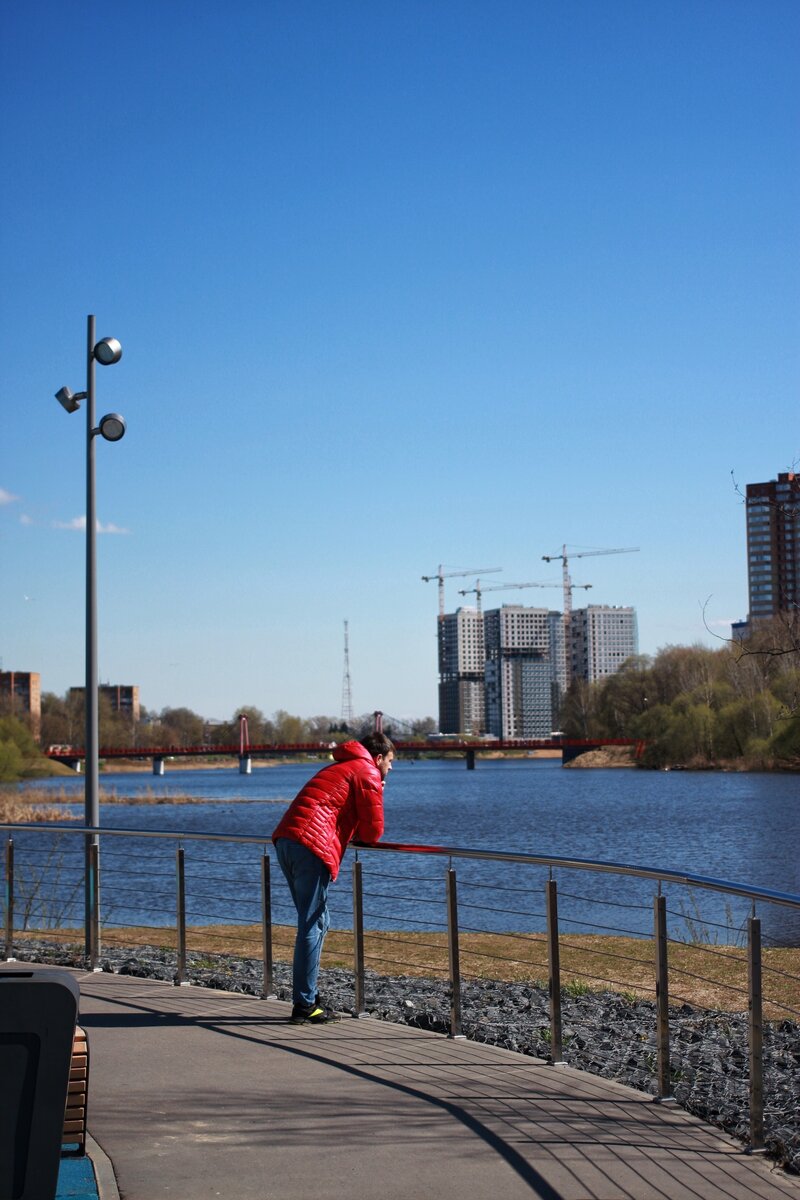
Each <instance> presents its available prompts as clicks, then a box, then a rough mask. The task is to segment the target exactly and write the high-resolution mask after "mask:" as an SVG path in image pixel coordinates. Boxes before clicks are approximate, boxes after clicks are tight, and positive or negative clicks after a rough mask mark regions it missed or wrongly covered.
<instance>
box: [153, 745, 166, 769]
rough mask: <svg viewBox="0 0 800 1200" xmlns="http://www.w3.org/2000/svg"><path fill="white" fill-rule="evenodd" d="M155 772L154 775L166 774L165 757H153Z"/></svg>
mask: <svg viewBox="0 0 800 1200" xmlns="http://www.w3.org/2000/svg"><path fill="white" fill-rule="evenodd" d="M154 740H155V739H154ZM153 774H154V775H163V774H164V760H163V758H154V759H153Z"/></svg>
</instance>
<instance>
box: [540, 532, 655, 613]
mask: <svg viewBox="0 0 800 1200" xmlns="http://www.w3.org/2000/svg"><path fill="white" fill-rule="evenodd" d="M638 549H639V547H638V546H623V547H622V548H621V549H619V550H579V551H577V553H575V554H572V555H567V547H566V546H562V547H561V553H560V554H543V555H542V561H543V562H554V561H556V560H557V559H560V560H561V568H562V585H561V586H562V587H563V589H564V629H565V631H566V627H567V626H568V625H569V618H570V615H571V614H572V580H571V579H570V577H569V559H570V558H593V557H594V556H595V555H597V554H635V553H636V552H637V551H638Z"/></svg>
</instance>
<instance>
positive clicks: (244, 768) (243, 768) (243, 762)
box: [239, 754, 253, 775]
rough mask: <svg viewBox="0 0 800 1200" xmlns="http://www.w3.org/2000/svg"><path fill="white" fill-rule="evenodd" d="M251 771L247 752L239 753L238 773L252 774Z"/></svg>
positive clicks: (251, 761)
mask: <svg viewBox="0 0 800 1200" xmlns="http://www.w3.org/2000/svg"><path fill="white" fill-rule="evenodd" d="M252 773H253V760H252V758H251V757H250V755H249V754H241V755H240V756H239V774H240V775H252Z"/></svg>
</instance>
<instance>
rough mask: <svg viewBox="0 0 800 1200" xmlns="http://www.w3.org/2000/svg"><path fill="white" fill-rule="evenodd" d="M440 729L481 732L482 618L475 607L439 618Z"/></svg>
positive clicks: (456, 731)
mask: <svg viewBox="0 0 800 1200" xmlns="http://www.w3.org/2000/svg"><path fill="white" fill-rule="evenodd" d="M438 639H439V732H440V733H469V734H473V735H474V734H479V733H483V732H484V729H485V703H484V690H483V665H484V648H483V620H482V617H481V614H480V612H479V611H478V609H477V608H466V607H465V608H459V609H457V610H456V612H454V613H446V614H445V616H443V617H441V618H440V619H439V625H438Z"/></svg>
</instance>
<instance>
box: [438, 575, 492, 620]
mask: <svg viewBox="0 0 800 1200" xmlns="http://www.w3.org/2000/svg"><path fill="white" fill-rule="evenodd" d="M502 569H503V568H502V567H469V568H468V569H467V570H465V571H445V569H444V567H443V566H442V565H440V566H439V570H438V571H437V572H436V574H435V575H423V576H422V582H423V583H430V581H431V580H432V579H436V580H437V581H438V583H439V620H440V621H443V620H444V581H445V579H455V578H456V577H457V576H463V575H491V574H493V573H496V572H497V571H502Z"/></svg>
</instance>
